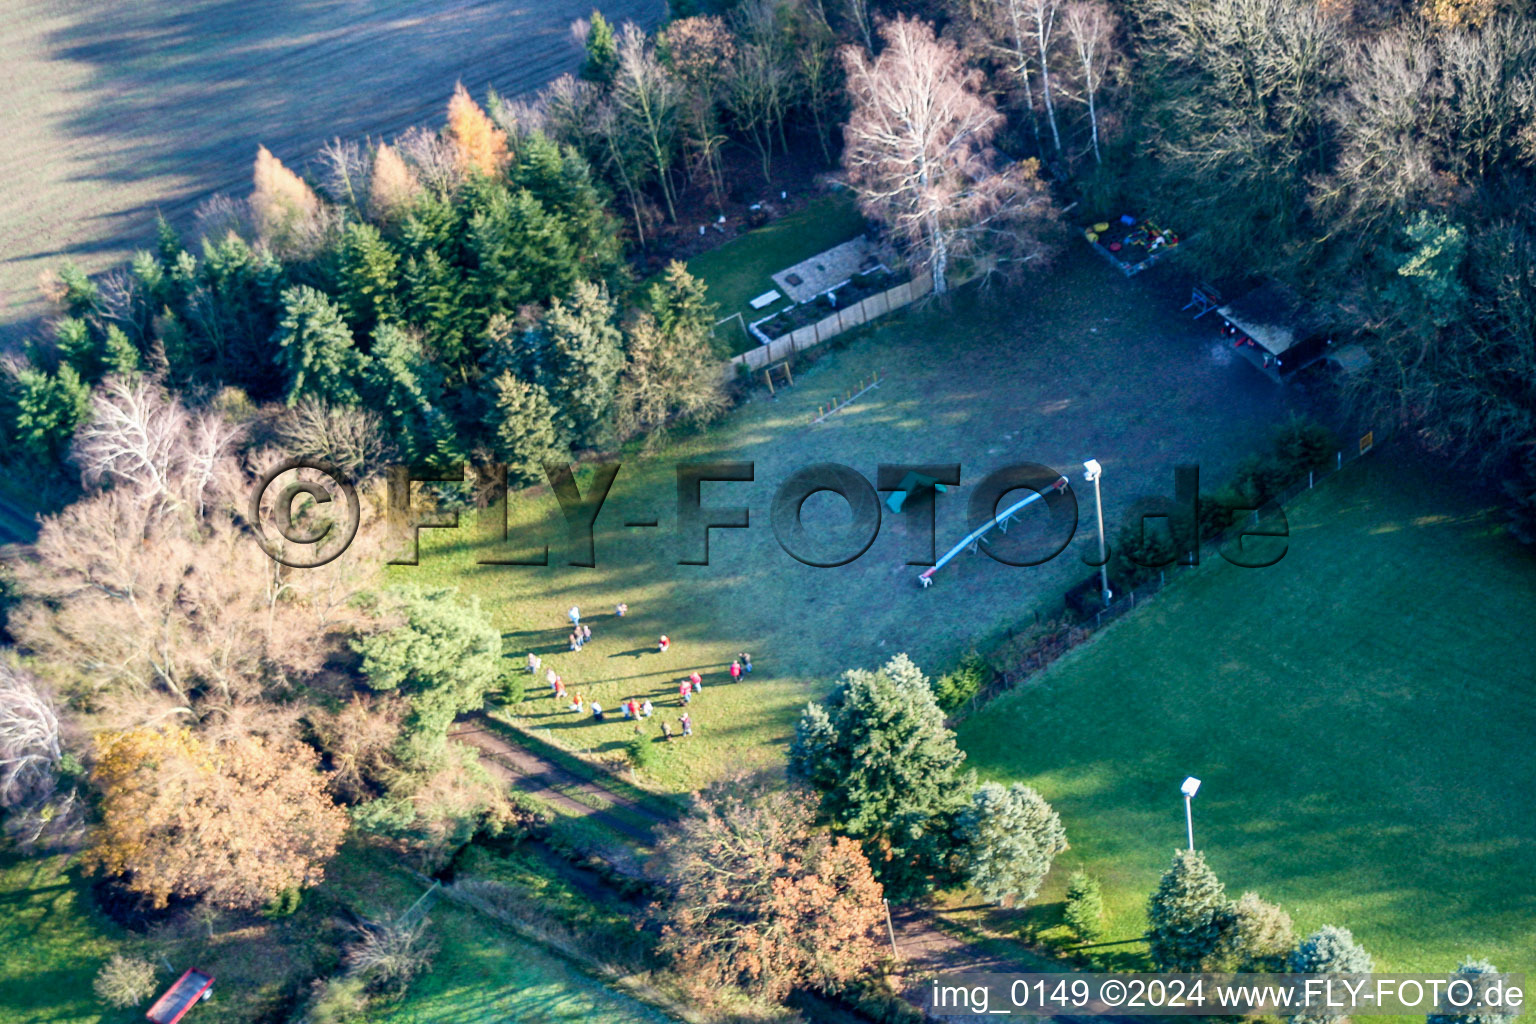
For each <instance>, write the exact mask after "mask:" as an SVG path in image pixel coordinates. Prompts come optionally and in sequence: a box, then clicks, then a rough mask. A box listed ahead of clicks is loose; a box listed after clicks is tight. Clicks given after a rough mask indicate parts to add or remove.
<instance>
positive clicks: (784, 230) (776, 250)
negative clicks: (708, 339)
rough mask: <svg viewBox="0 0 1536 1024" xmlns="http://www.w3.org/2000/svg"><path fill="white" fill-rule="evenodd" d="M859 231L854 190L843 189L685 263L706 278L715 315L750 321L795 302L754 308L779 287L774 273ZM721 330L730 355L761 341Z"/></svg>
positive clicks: (728, 329) (861, 224)
mask: <svg viewBox="0 0 1536 1024" xmlns="http://www.w3.org/2000/svg"><path fill="white" fill-rule="evenodd" d="M863 232H864V216H863V214H861V213H859V210H858V207H857V206H856V205H855V204H854V200H853V193H852V192H849V191H848V190H846V189H844V190H843V191H840V192H834V193H833V194H832V195H829V196H823V197H821V198H818V199H816V200H814V201H812V202H811V204H810V205H809V206H807V207H806V208H805V209H803V210H797V211H795V212H794V213H790V214H786V215H785V216H783V217H780V218H779V219H778V220H775V221H773V222H771V223H768V224H764V225H763V226H762V227H760V228H755V229H753V230H752V231H749V232H747V233H746V234H744V235H742V236H741V237H739V238H733V239H731V240H730V241H729V242H726V243H725V244H724V245H722V246H720V247H719V248H718V249H711V250H710V251H709V252H706V253H701V254H700V255H698V256H695V257H694V258H693V259H691V260H689V261H688V271H689V272H690V273H692V274H693V275H694V276H696V277H698V278H700V279H702V280H703V281H704V283H705V285H706V286H707V287H708V289H709V298H710V301H711V302H717V303H719V304H720V311H719V313H718V314H716V315H717V316H719V317H722V318H723V317H728V316H730V315H731V314H733V313H740V314H741V315H742V317H743V318H744V319H745V321H746V322H747V323H751V322H752V321H754V320H757V319H760V318H762V317H765V316H768V315H769V314H770V313H776V312H778V311H779V310H781V309H787V308H789V307H790V306H792V305H794V303H793V302H791V301H790V300H789V299H788V297H782V298H780V299H779V301H778V302H775V303H773V304H772V305H769V306H764V307H763V308H762V309H753V308H752V305H751V303H752V300H753V299H755V298H757V297H758V296H759V295H761V294H763V293H764V292H766V291H768V290H769V289H777V288H778V286H777V285H776V284H774V283H773V275H774V274H777V273H778V272H779V271H781V270H783V269H784V268H785V267H792V266H794V265H795V264H796V263H799V262H800V261H801V260H804V259H809V258H811V257H812V256H815V255H816V254H817V253H819V252H825V251H826V250H828V249H830V248H832V247H833V246H834V245H838V244H840V243H842V242H846V241H848V240H849V239H851V238H857V237H858V236H859V235H861V234H863ZM720 333H721V335H722V337H724V338H725V339H727V340H728V341H729V342H730V352H729V353H728V354H730V355H736V354H737V353H739V352H745V351H746V350H747V349H749V348H756V347H757V346H758V345H759V344H760V342H758V341H757V339H755V338H750V339H749V338H748V336H747V333H746V331H744V330H742V329H740V328H739V327H737V326H736V325H734V324H722V325H721V326H720Z"/></svg>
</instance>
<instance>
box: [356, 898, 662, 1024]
mask: <svg viewBox="0 0 1536 1024" xmlns="http://www.w3.org/2000/svg"><path fill="white" fill-rule="evenodd" d="M432 930H433V934H434V935H435V936H436V937H437V939H438V941H439V942H441V943H442V948H441V950H440V951H439V953H438V955H437V957H436V959H435V960H434V962H433V964H432V970H431V972H430V973H428V974H425V975H423V976H422V977H420V978H418V979H417V980H416V981H415V982H414V983H413V984H412V986H411V990H410V992H409V993H408V994H407V995H406V997H405V999H404V1000H403V1001H402V1002H401V1003H400V1004H399V1005H397V1006H394V1007H392V1008H389V1009H387V1010H385V1011H384V1012H382V1013H378V1014H375V1015H373V1016H372V1017H371V1018H370V1019H372V1020H374V1021H377V1022H379V1024H418V1022H419V1024H482V1022H484V1024H490V1022H493V1021H494V1022H501V1021H509V1020H516V1021H538V1022H540V1024H563V1022H566V1021H569V1022H572V1024H574V1022H578V1021H580V1022H586V1021H594V1020H601V1021H605V1022H606V1021H611V1022H613V1024H653V1022H659V1021H667V1020H670V1019H671V1018H670V1017H667V1016H666V1015H664V1014H662V1013H661V1012H660V1011H658V1010H655V1009H653V1008H651V1007H649V1006H646V1005H645V1004H644V1003H641V1002H639V1001H637V1000H635V999H632V998H630V997H628V996H626V995H624V994H622V993H620V992H616V991H614V990H612V989H609V988H607V987H606V986H604V985H603V984H602V983H601V982H598V981H596V980H594V979H593V978H592V977H591V976H589V975H587V974H585V973H583V972H582V971H581V970H579V969H578V968H577V967H576V966H575V965H574V964H572V963H570V962H569V961H567V960H565V959H564V958H563V957H560V956H557V955H555V954H553V953H550V952H548V951H546V950H544V949H542V948H540V947H538V946H535V945H533V944H531V943H528V942H524V941H523V940H521V939H518V938H516V937H515V936H512V935H509V934H507V933H506V932H505V931H503V930H502V929H501V928H499V927H497V926H496V925H494V924H492V923H490V922H487V921H486V919H485V918H484V917H481V916H480V915H478V914H475V913H474V912H473V911H470V910H466V909H463V908H461V907H457V906H454V905H453V904H451V903H448V902H447V901H439V902H438V903H437V905H436V906H435V907H433V909H432Z"/></svg>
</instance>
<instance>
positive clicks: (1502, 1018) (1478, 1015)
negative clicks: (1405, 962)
mask: <svg viewBox="0 0 1536 1024" xmlns="http://www.w3.org/2000/svg"><path fill="white" fill-rule="evenodd" d="M1498 973H1499V969H1498V968H1497V967H1495V966H1493V964H1491V963H1489V962H1488V961H1487V960H1463V961H1462V962H1461V966H1459V967H1457V968H1456V977H1457V980H1459V981H1460V980H1464V981H1466V982H1467V984H1469V985H1470V986H1471V987H1472V991H1473V992H1476V993H1481V992H1482V986H1483V984H1484V983H1485V982H1486V981H1487V980H1488V979H1489V976H1490V975H1496V974H1498ZM1458 988H1459V986H1458ZM1461 998H1462V997H1461V993H1460V992H1458V993H1457V1000H1458V1001H1461ZM1518 1019H1519V1017H1518V1015H1516V1014H1513V1013H1497V1012H1495V1011H1494V1010H1492V1009H1491V1008H1488V1009H1479V1010H1474V1011H1473V1012H1471V1013H1431V1014H1429V1015H1427V1016H1426V1017H1425V1018H1424V1024H1515V1021H1516V1020H1518Z"/></svg>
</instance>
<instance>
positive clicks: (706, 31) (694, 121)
mask: <svg viewBox="0 0 1536 1024" xmlns="http://www.w3.org/2000/svg"><path fill="white" fill-rule="evenodd" d="M665 41H666V49H667V56H668V58H669V61H670V64H671V67H672V70H673V71H674V72H675V73H676V74H677V77H678V78H679V79H681V80H682V82H683V83H684V85H685V86H686V87H687V97H686V99H685V101H684V106H685V117H684V121H685V124H686V128H685V130H684V142H685V145H686V146H687V148H688V151H689V153H690V155H691V158H692V159H691V163H692V165H693V174H694V180H695V181H697V180H698V179H699V178H700V177H701V176H702V177H706V178H707V179H708V181H709V186H710V190H711V191H712V192H713V194H714V197H715V202H716V203H719V202H720V199H721V189H722V187H723V185H724V173H725V169H724V167H723V166H722V165H721V162H720V150H721V148H722V147H723V146H724V145H725V141H726V139H725V133H724V132H722V131H721V130H720V118H719V106H720V94H721V92H722V90H723V89H724V82H725V76H726V74H727V72H728V70H729V68H730V66H731V64H732V63H733V62H734V61H735V59H736V39H735V37H734V36H733V35H731V30H730V29H728V28H726V26H725V22H724V21H723V20H721V19H720V18H718V17H716V16H713V15H709V16H702V17H696V18H682V19H680V20H678V21H674V22H673V23H672V24H671V25H668V26H667V30H666V34H665Z"/></svg>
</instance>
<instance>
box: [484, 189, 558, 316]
mask: <svg viewBox="0 0 1536 1024" xmlns="http://www.w3.org/2000/svg"><path fill="white" fill-rule="evenodd" d="M486 200H487V201H486V203H485V206H484V208H483V209H481V210H479V211H477V212H476V213H475V214H474V215H473V216H472V217H470V219H469V225H468V229H467V233H466V235H465V243H466V245H465V247H466V249H467V250H468V251H469V254H470V259H471V264H472V266H473V268H474V269H473V270H471V271H470V275H469V279H470V282H471V285H472V286H473V291H474V295H475V302H476V303H477V305H478V306H479V307H480V308H481V309H482V310H483V311H484V312H485V313H487V314H495V313H512V312H515V311H516V310H517V308H518V307H519V306H521V305H523V304H524V303H530V302H547V301H549V300H550V299H551V298H553V297H554V296H556V295H565V294H567V293H568V292H569V291H570V290H571V288H572V287H573V286H574V285H575V283H576V280H577V273H576V271H577V266H576V259H575V254H574V253H573V252H572V249H571V243H570V239H568V238H567V237H566V235H565V231H564V229H563V228H562V227H561V224H560V221H559V219H558V218H556V217H554V216H551V215H550V213H549V212H548V211H547V210H545V209H544V207H543V205H541V204H540V203H539V201H538V200H537V199H535V198H534V197H533V194H532V193H530V192H529V191H528V190H527V189H518V190H517V191H516V192H511V191H509V190H507V189H505V188H496V189H494V190H492V191H489V192H488V193H487V194H486Z"/></svg>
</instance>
